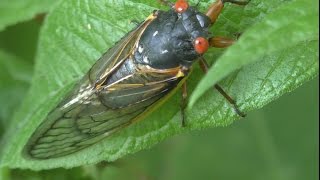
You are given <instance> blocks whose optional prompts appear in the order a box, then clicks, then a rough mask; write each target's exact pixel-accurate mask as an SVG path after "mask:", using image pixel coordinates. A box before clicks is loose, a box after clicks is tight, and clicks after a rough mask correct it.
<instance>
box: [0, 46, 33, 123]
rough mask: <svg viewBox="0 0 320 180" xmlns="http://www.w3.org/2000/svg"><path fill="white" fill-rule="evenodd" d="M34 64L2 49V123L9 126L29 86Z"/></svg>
mask: <svg viewBox="0 0 320 180" xmlns="http://www.w3.org/2000/svg"><path fill="white" fill-rule="evenodd" d="M31 77H32V66H31V64H30V63H29V62H26V61H24V60H21V59H19V58H17V57H15V56H14V55H11V54H9V53H6V52H4V51H1V50H0V120H1V121H0V123H1V124H2V126H3V127H7V126H8V124H9V123H8V122H10V121H9V120H10V118H11V116H12V114H13V113H14V110H15V109H17V106H18V105H19V104H20V102H21V101H22V99H23V98H24V96H25V94H26V90H27V89H28V88H29V85H30V83H31Z"/></svg>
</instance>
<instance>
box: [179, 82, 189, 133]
mask: <svg viewBox="0 0 320 180" xmlns="http://www.w3.org/2000/svg"><path fill="white" fill-rule="evenodd" d="M181 89H182V98H181V104H180V108H181V118H182V119H181V126H182V127H185V126H186V118H185V117H186V116H185V109H186V107H187V103H188V91H187V82H184V83H183V84H182V87H181Z"/></svg>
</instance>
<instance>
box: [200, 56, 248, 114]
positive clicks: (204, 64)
mask: <svg viewBox="0 0 320 180" xmlns="http://www.w3.org/2000/svg"><path fill="white" fill-rule="evenodd" d="M199 65H200V67H201V69H202V71H203V72H204V73H207V72H208V64H207V62H206V60H205V59H204V58H203V57H200V60H199ZM214 88H215V89H216V90H218V91H219V93H220V94H221V95H222V96H223V97H224V98H225V99H226V100H227V101H228V102H229V103H230V104H231V105H232V106H233V109H234V110H235V111H236V113H237V114H238V115H239V116H241V117H245V116H246V114H244V113H243V112H241V111H240V110H239V108H238V106H237V103H236V101H235V100H234V99H233V98H232V97H230V96H229V95H228V94H227V93H226V92H225V91H224V90H223V89H222V87H221V86H219V85H218V84H216V85H214Z"/></svg>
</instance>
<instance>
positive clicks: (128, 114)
mask: <svg viewBox="0 0 320 180" xmlns="http://www.w3.org/2000/svg"><path fill="white" fill-rule="evenodd" d="M226 2H231V3H235V4H238V5H244V4H245V3H244V2H243V1H238V0H217V1H216V2H215V3H213V4H212V5H211V6H210V7H209V9H208V10H207V12H206V13H201V12H199V11H198V10H197V8H196V7H192V6H189V4H188V2H187V1H185V0H178V1H176V3H170V2H167V1H162V3H165V4H167V5H168V6H170V10H168V11H161V10H155V11H154V12H153V13H152V14H151V15H150V16H149V17H147V18H146V20H145V21H143V22H142V23H140V24H139V25H138V26H137V27H136V28H135V29H134V30H132V31H131V32H129V33H128V34H127V35H125V36H124V37H123V38H122V39H121V40H120V41H118V42H117V43H116V44H115V45H114V46H113V47H112V48H110V49H109V50H108V51H107V52H106V53H105V54H103V55H102V57H101V58H100V59H98V61H97V62H96V63H95V64H94V65H93V66H92V68H91V69H90V70H89V72H88V73H87V74H86V75H85V76H84V77H83V78H82V79H81V80H80V82H79V83H78V84H77V85H76V86H75V87H74V88H73V90H72V91H71V92H70V94H69V95H67V96H66V98H65V99H64V100H63V101H62V102H60V103H59V104H58V105H57V107H56V108H55V109H53V110H52V111H51V112H50V113H49V114H48V116H47V118H46V119H45V120H44V121H43V122H42V123H41V124H40V125H39V126H38V127H37V129H36V130H35V132H34V133H33V134H32V136H31V138H30V139H29V140H28V142H27V144H26V145H25V147H24V154H26V155H27V156H28V157H31V158H35V159H49V158H57V157H61V156H66V155H69V154H72V153H75V152H77V151H80V150H82V149H84V148H86V147H88V146H90V145H92V144H94V143H97V142H98V141H100V140H102V139H104V138H106V137H108V136H110V135H112V134H114V133H116V132H118V131H120V130H121V129H123V128H125V127H127V126H128V125H130V124H132V123H134V122H136V121H139V120H141V119H143V118H142V115H144V114H146V113H148V112H149V111H151V110H152V107H154V106H155V105H157V104H158V103H159V102H160V101H161V100H162V99H163V98H165V97H167V96H168V95H169V94H170V92H172V91H173V90H174V89H176V88H178V87H182V89H183V90H182V92H183V96H182V97H183V98H182V102H181V107H182V108H181V112H182V125H183V126H185V116H184V108H185V106H186V98H187V91H186V90H187V89H186V81H185V79H186V77H187V75H188V73H189V72H190V70H191V67H192V65H193V64H194V63H195V62H199V63H200V65H201V67H202V69H203V71H204V72H206V71H207V68H208V65H207V64H206V62H205V59H204V58H203V54H204V53H205V52H206V51H207V50H208V48H209V47H216V48H223V47H227V46H230V45H232V44H233V42H234V41H233V40H232V39H228V38H223V37H218V36H212V35H211V33H210V32H209V28H210V27H211V26H212V25H213V24H214V22H215V21H216V19H217V17H218V16H219V14H220V12H221V10H222V9H223V6H224V3H226ZM215 88H216V89H217V90H218V91H219V92H221V93H222V95H223V96H224V97H226V99H227V100H228V101H229V102H230V103H231V104H232V105H233V106H234V109H235V110H236V112H237V113H238V114H239V115H241V116H243V114H242V113H241V112H240V111H239V110H238V108H237V107H236V103H235V102H234V101H233V99H232V98H231V97H230V96H228V95H227V94H226V93H225V92H224V91H223V89H222V88H221V87H220V86H218V85H215Z"/></svg>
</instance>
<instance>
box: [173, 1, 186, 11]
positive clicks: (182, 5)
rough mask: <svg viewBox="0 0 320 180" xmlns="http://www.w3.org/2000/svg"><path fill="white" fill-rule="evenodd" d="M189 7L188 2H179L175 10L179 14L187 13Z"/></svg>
mask: <svg viewBox="0 0 320 180" xmlns="http://www.w3.org/2000/svg"><path fill="white" fill-rule="evenodd" d="M188 7H189V4H188V2H187V1H186V0H177V2H176V3H175V5H174V9H175V10H176V12H177V13H183V12H185V11H186V10H187V9H188Z"/></svg>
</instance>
